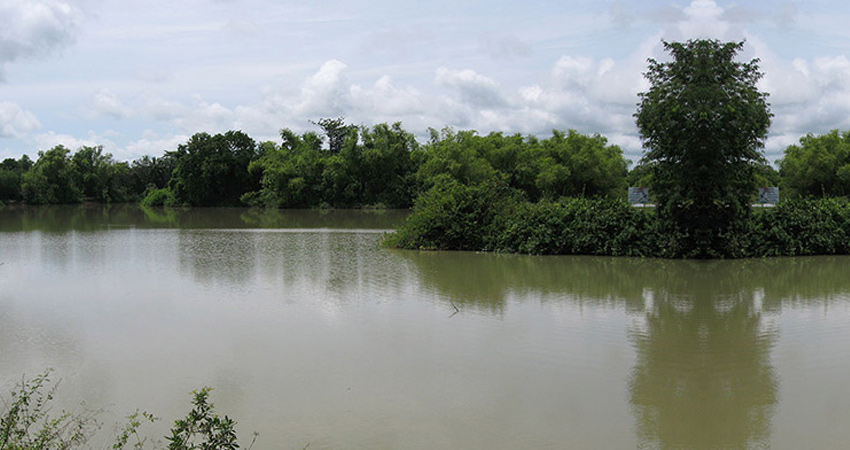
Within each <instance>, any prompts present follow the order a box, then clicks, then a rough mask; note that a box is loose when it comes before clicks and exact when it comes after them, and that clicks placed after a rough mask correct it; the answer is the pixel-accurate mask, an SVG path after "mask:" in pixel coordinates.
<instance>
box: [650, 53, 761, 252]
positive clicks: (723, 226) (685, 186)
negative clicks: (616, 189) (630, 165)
mask: <svg viewBox="0 0 850 450" xmlns="http://www.w3.org/2000/svg"><path fill="white" fill-rule="evenodd" d="M664 46H665V48H666V49H667V50H668V51H669V52H670V53H671V55H672V57H673V60H672V61H671V62H666V63H660V62H657V61H655V60H650V62H649V70H648V72H647V73H646V77H647V79H648V80H649V82H650V85H651V87H650V89H649V91H648V92H644V93H642V94H640V98H641V102H640V104H639V107H638V111H637V113H636V114H635V117H636V119H637V125H638V128H639V130H640V133H641V137H642V139H643V144H644V147H645V148H647V151H646V153H645V154H644V158H643V161H642V164H644V165H646V166H647V167H648V168H649V169H650V170H651V173H652V188H653V191H654V193H655V196H656V199H657V204H658V213H659V214H660V215H661V216H662V219H663V221H665V222H666V223H667V224H668V225H669V226H671V227H672V229H674V230H675V231H676V235H677V236H679V238H680V241H679V242H678V243H677V246H678V249H679V251H680V252H681V255H683V256H687V257H698V258H705V257H718V256H722V255H725V254H729V253H732V252H734V246H735V243H734V242H733V241H732V240H730V237H731V236H734V235H735V234H736V233H738V232H739V231H740V229H741V228H742V227H743V226H744V223H745V222H746V220H747V218H748V216H749V210H750V202H751V199H752V196H753V191H754V190H755V188H756V183H757V178H756V170H757V167H759V166H760V165H763V164H764V157H763V155H762V153H761V151H760V149H761V147H763V145H764V139H765V137H766V134H767V130H768V127H769V126H770V119H771V117H772V114H771V113H770V111H769V107H768V104H767V100H766V99H767V94H765V93H762V92H759V91H758V89H756V82H757V81H758V80H759V79H760V78H761V76H762V74H761V72H759V68H758V61H757V60H753V61H750V62H748V63H740V62H736V61H734V58H735V56H736V55H737V53H738V52H739V51H740V50H741V49H742V48H743V43H720V42H719V41H716V40H695V41H688V42H686V43H675V42H674V43H668V42H665V43H664Z"/></svg>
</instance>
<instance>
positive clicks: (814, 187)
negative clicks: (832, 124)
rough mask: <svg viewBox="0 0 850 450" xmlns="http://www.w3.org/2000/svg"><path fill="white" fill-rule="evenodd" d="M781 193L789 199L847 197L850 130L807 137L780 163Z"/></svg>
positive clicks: (848, 190) (849, 173) (789, 150)
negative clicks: (785, 194) (790, 196)
mask: <svg viewBox="0 0 850 450" xmlns="http://www.w3.org/2000/svg"><path fill="white" fill-rule="evenodd" d="M779 172H780V175H781V179H782V186H781V187H782V188H783V191H785V192H787V193H788V194H789V195H792V196H803V197H822V196H848V195H850V131H845V132H843V133H840V132H839V131H838V130H832V131H830V132H829V133H827V134H823V135H819V136H816V135H812V134H809V135H806V136H804V137H803V138H801V139H800V144H799V145H791V146H789V147H788V148H787V149H785V155H784V157H783V158H782V159H781V160H780V161H779Z"/></svg>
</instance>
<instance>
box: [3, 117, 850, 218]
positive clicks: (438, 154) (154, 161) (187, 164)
mask: <svg viewBox="0 0 850 450" xmlns="http://www.w3.org/2000/svg"><path fill="white" fill-rule="evenodd" d="M316 124H317V125H318V126H319V127H320V128H321V131H319V132H314V131H308V132H305V133H302V134H297V133H295V132H293V131H292V130H289V129H283V130H281V133H280V135H281V141H280V142H279V143H276V142H272V141H266V142H256V141H255V140H254V139H252V138H251V137H250V136H248V135H247V134H245V133H243V132H241V131H228V132H226V133H222V134H215V135H210V134H208V133H197V134H195V135H193V136H192V137H191V138H190V139H189V140H188V141H187V142H186V143H184V144H181V145H179V146H178V148H177V149H175V150H170V151H165V152H164V153H163V155H161V156H159V157H154V156H144V157H141V158H138V159H136V160H133V161H130V162H123V161H116V160H115V159H114V158H113V156H112V155H111V154H109V153H107V152H104V151H103V148H102V147H101V146H83V147H80V148H78V149H77V150H76V151H74V152H71V150H69V149H68V148H66V147H64V146H62V145H58V146H56V147H53V148H51V149H49V150H47V151H40V152H38V157H37V159H36V160H35V161H33V160H32V159H30V158H29V157H28V156H27V155H24V156H22V157H21V158H20V159H14V158H7V159H5V160H3V161H2V162H0V202H4V203H14V202H19V203H27V204H68V203H80V202H99V203H123V202H144V203H146V204H148V205H169V206H173V205H190V206H263V207H271V208H315V207H334V208H362V207H385V208H409V207H410V206H411V205H412V204H413V202H414V200H415V199H416V198H417V197H418V196H419V195H421V194H422V193H424V192H426V191H428V190H429V189H431V188H432V187H434V186H435V185H438V184H441V183H445V182H447V181H450V180H451V181H454V182H458V183H461V184H464V185H479V184H482V183H494V182H495V183H498V184H500V185H504V186H507V187H510V188H513V189H515V190H517V191H518V192H521V193H522V195H524V196H525V198H526V199H527V200H528V201H532V202H537V201H540V200H557V199H558V198H562V197H611V198H622V197H624V196H625V191H626V187H627V186H649V187H650V188H651V189H653V190H654V188H657V187H661V185H662V181H661V180H657V179H654V177H653V174H652V170H651V167H650V165H648V164H646V163H645V162H644V161H641V162H640V163H639V164H637V165H636V166H635V167H633V168H631V170H629V165H630V162H629V161H628V160H626V159H625V158H624V156H623V153H622V151H621V150H620V148H619V147H617V146H616V145H610V144H609V143H608V141H607V139H606V138H605V137H603V136H601V135H586V134H581V133H578V132H576V131H574V130H569V131H566V132H563V131H558V130H555V131H553V132H552V135H551V136H549V137H547V138H538V137H535V136H523V135H520V134H507V135H506V134H504V133H496V132H493V133H490V134H487V135H480V134H478V133H477V132H475V131H470V130H462V131H456V130H453V129H450V128H444V129H443V130H440V131H438V130H434V129H430V130H429V134H430V139H429V140H428V141H427V142H425V143H420V142H418V141H417V140H416V139H415V138H414V136H413V134H412V133H410V132H408V131H406V130H405V129H404V128H402V126H401V124H400V123H395V124H392V125H389V124H386V123H382V124H378V125H374V126H372V127H367V126H364V125H361V126H356V125H352V124H346V123H345V122H344V120H343V119H341V118H339V119H322V120H320V121H318V122H316ZM776 162H777V166H778V170H776V169H774V168H773V167H772V166H771V165H769V164H767V162H765V161H762V162H760V163H759V164H755V165H752V166H749V167H750V168H751V169H752V170H753V172H754V174H755V177H756V184H757V185H759V186H780V190H781V192H782V196H783V198H797V197H847V196H848V195H850V131H845V132H840V131H838V130H833V131H831V132H829V133H826V134H822V135H813V134H810V135H807V136H805V137H803V138H801V139H800V142H799V143H798V144H796V145H791V146H789V147H788V148H787V149H786V150H785V154H784V157H783V158H782V159H780V160H778V161H776ZM692 178H694V179H700V178H698V177H692ZM703 179H704V178H703ZM747 192H749V191H747ZM748 195H749V194H748Z"/></svg>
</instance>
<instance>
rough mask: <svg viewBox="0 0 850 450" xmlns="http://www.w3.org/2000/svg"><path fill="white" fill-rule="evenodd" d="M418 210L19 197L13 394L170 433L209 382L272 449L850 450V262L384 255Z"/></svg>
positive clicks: (0, 374) (216, 397)
mask: <svg viewBox="0 0 850 450" xmlns="http://www.w3.org/2000/svg"><path fill="white" fill-rule="evenodd" d="M404 215H405V213H404V212H396V211H388V212H376V211H327V212H322V211H261V210H249V209H192V210H147V211H145V210H141V209H139V208H138V207H135V206H115V207H112V208H104V207H100V206H88V207H42V208H30V207H27V208H24V207H7V208H6V209H4V210H0V264H2V265H0V355H2V356H0V388H2V390H0V393H2V396H3V397H4V398H8V392H9V391H10V389H11V388H12V387H13V386H14V384H15V382H16V381H20V379H21V377H22V375H24V374H27V375H35V374H38V373H40V372H42V371H43V370H45V369H46V368H52V369H54V370H55V372H54V378H55V379H59V378H61V384H60V386H59V391H58V395H57V397H58V398H59V402H60V404H61V406H63V407H67V408H77V407H80V406H79V402H81V401H85V402H86V406H85V407H86V408H94V409H102V410H103V412H102V413H101V415H100V417H101V420H103V422H104V427H103V429H102V430H101V431H100V432H99V435H100V436H107V437H108V436H110V435H112V434H114V428H113V425H112V424H113V423H116V422H118V421H120V419H121V417H122V416H123V415H126V414H128V413H130V412H132V411H134V410H135V409H137V408H138V409H142V410H146V411H149V412H152V413H154V414H156V415H158V416H160V417H162V418H163V420H161V421H160V422H157V423H156V424H154V425H150V426H148V427H146V428H145V430H146V431H145V432H146V433H148V434H150V435H151V436H153V437H156V436H162V435H164V434H165V433H166V431H167V429H168V428H169V426H170V424H171V422H172V421H173V420H174V419H177V418H179V417H182V416H184V415H185V414H186V413H188V411H189V409H190V405H189V399H190V397H189V392H190V391H191V390H193V389H197V388H200V387H203V386H210V387H212V388H213V391H212V394H211V399H212V402H213V403H214V404H215V406H216V409H217V411H218V412H220V413H222V414H227V415H228V416H229V417H231V418H233V419H235V420H236V421H237V431H238V432H239V435H240V438H241V442H242V444H243V446H247V444H249V443H250V441H251V433H252V432H254V431H256V432H258V433H259V437H258V440H257V443H256V444H255V446H254V448H255V449H258V450H262V449H272V448H275V449H299V450H300V449H303V448H309V449H310V450H317V449H620V448H623V449H626V448H652V449H654V448H657V449H674V448H675V449H679V448H681V449H721V448H722V449H749V448H772V449H789V450H790V449H800V448H817V449H844V448H847V446H848V445H850V427H848V426H847V424H850V383H848V382H847V379H848V375H850V345H848V342H850V258H848V257H808V258H782V259H760V260H738V261H699V262H696V261H670V260H652V259H630V258H602V257H589V256H564V257H550V256H547V257H538V256H518V255H494V254H476V253H461V252H414V251H396V250H389V249H385V248H382V247H380V245H379V242H380V240H381V237H382V235H383V233H386V232H389V230H391V229H392V228H393V227H395V226H397V224H398V223H400V221H401V220H403V218H404ZM99 439H108V438H103V437H101V438H99ZM95 442H97V441H95Z"/></svg>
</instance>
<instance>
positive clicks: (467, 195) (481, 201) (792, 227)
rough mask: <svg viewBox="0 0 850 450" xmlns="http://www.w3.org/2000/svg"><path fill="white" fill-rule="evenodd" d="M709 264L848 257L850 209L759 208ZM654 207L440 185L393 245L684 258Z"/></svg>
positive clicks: (811, 204)
mask: <svg viewBox="0 0 850 450" xmlns="http://www.w3.org/2000/svg"><path fill="white" fill-rule="evenodd" d="M741 223H742V225H741V226H739V227H736V228H735V229H734V230H730V231H728V232H727V233H726V234H725V235H723V236H722V238H723V241H724V242H725V243H727V244H728V245H725V246H724V247H723V248H716V249H711V251H712V253H711V257H712V258H754V257H769V256H801V255H836V254H850V203H848V202H847V201H846V200H842V199H818V200H791V201H784V202H782V203H780V204H779V205H778V206H776V207H774V208H765V209H762V210H757V211H755V212H754V213H753V214H751V215H749V216H746V217H745V218H744V219H743V220H742V221H741ZM676 230H677V229H676V228H675V227H673V226H672V225H670V224H669V223H667V222H665V221H664V220H663V219H661V218H659V216H658V215H657V214H656V213H655V211H654V210H652V209H644V208H633V207H632V206H631V205H629V204H627V203H625V202H623V201H618V200H612V199H587V198H573V199H562V200H560V201H558V202H539V203H531V202H524V201H520V200H519V199H518V196H517V195H515V194H514V195H513V196H510V195H508V196H504V194H499V190H498V189H495V188H493V187H492V186H486V187H485V186H478V187H469V186H464V185H460V184H458V183H456V182H448V183H444V184H442V185H440V186H436V187H435V188H433V189H431V190H430V191H428V192H427V193H426V194H425V195H423V196H422V197H420V198H419V200H418V201H417V203H416V208H415V209H414V212H413V214H411V215H410V216H409V217H408V219H407V221H406V222H405V223H404V224H403V225H402V226H401V227H400V228H399V230H398V231H397V232H396V233H395V234H391V235H389V236H388V237H387V239H386V243H387V244H388V245H389V246H391V247H396V248H406V249H436V250H475V251H499V252H510V253H527V254H547V255H576V254H587V255H609V256H640V257H661V258H690V257H694V255H693V254H692V253H691V252H689V249H688V246H686V245H682V242H684V241H685V240H686V238H687V237H686V236H681V235H679V234H677V233H678V232H677V231H676Z"/></svg>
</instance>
